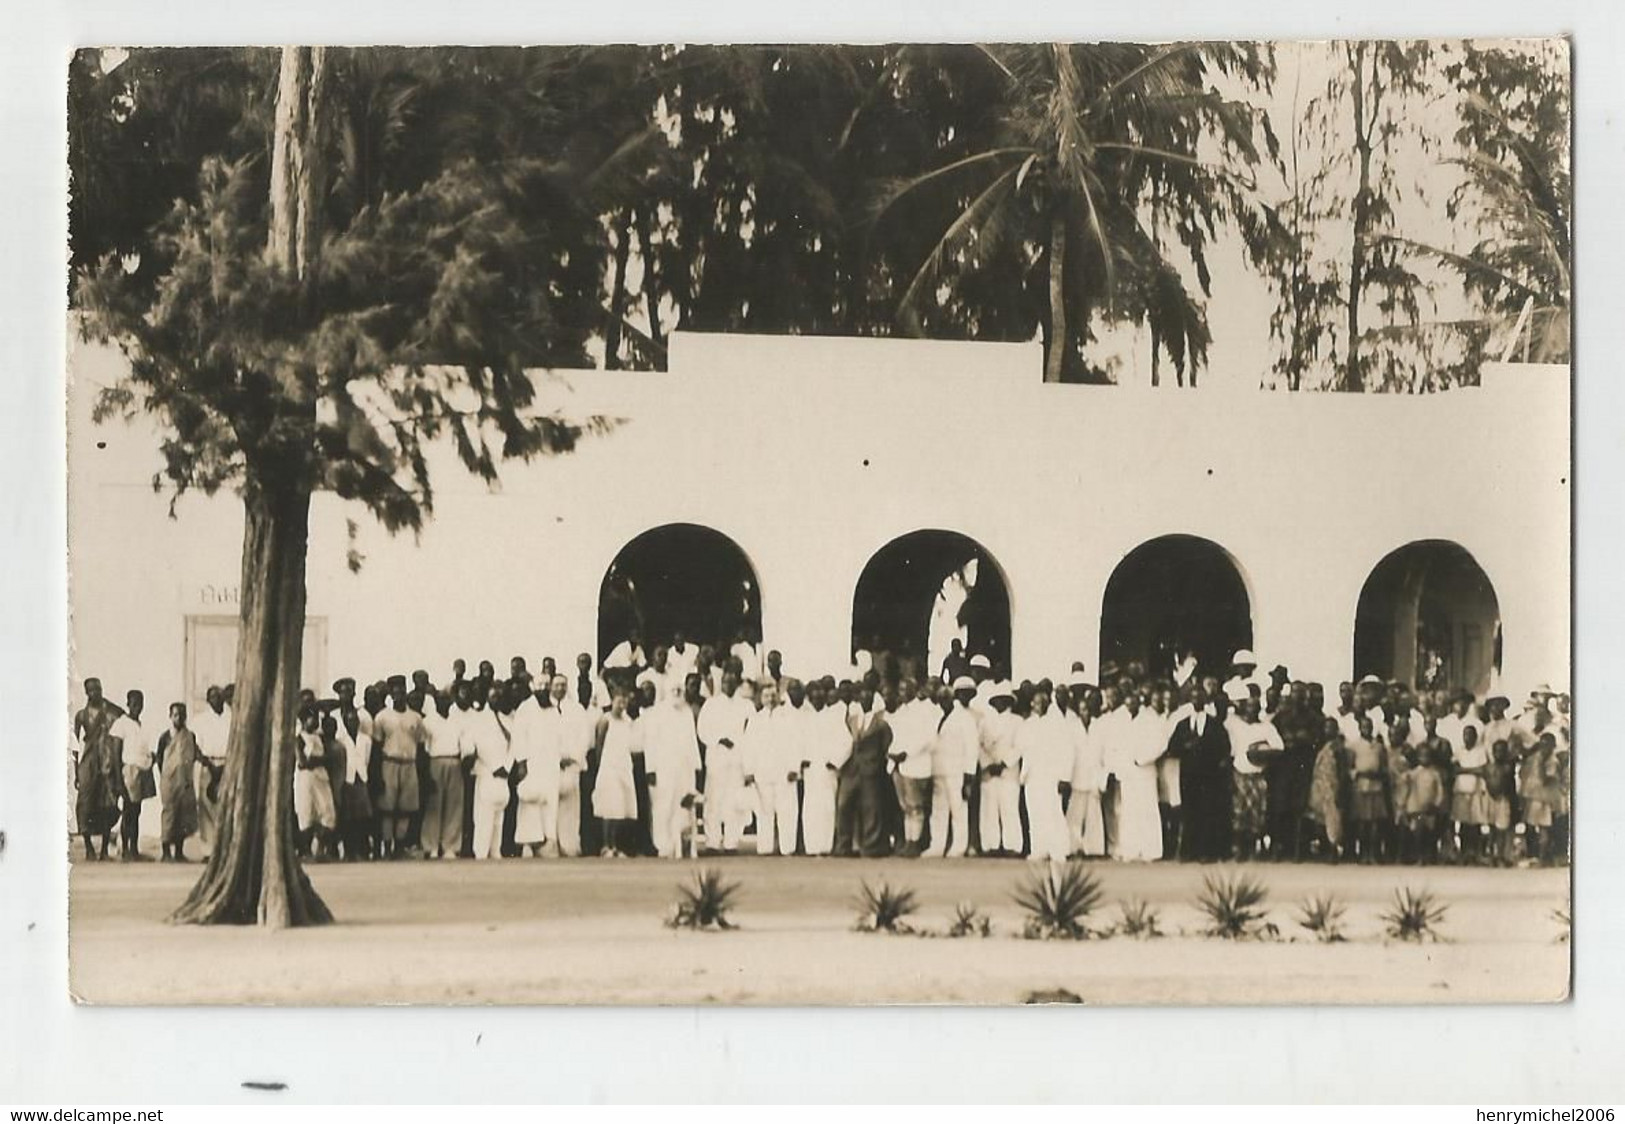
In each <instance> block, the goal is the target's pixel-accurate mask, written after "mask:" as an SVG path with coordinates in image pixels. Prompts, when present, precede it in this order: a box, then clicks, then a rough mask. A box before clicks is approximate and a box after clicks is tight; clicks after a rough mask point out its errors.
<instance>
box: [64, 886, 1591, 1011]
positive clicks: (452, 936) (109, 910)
mask: <svg viewBox="0 0 1625 1124" xmlns="http://www.w3.org/2000/svg"><path fill="white" fill-rule="evenodd" d="M695 865H696V864H694V863H691V862H681V863H678V862H662V861H659V860H616V861H606V860H575V861H566V862H560V861H549V860H540V861H538V860H509V861H506V862H500V863H495V862H493V863H472V862H458V863H426V862H401V863H393V864H364V865H356V866H344V865H328V866H317V867H312V868H311V876H312V880H313V881H314V883H315V885H316V887H317V889H318V890H319V891H320V892H321V894H322V896H323V897H324V898H325V899H326V901H327V902H328V904H329V905H330V906H331V907H332V909H333V912H334V914H335V915H336V916H337V917H338V918H339V919H340V920H339V923H338V924H335V925H331V926H325V927H322V928H319V929H311V930H298V931H292V932H283V933H264V932H259V931H256V930H253V929H239V928H196V927H190V926H169V925H166V924H165V923H164V917H165V915H166V914H167V913H168V912H169V911H170V910H171V909H172V908H173V907H174V906H175V905H176V904H177V903H179V902H180V900H181V899H182V898H183V897H184V896H185V892H186V890H187V888H188V887H189V885H190V883H191V881H192V880H193V879H194V878H196V877H197V873H198V870H199V868H198V867H197V866H195V865H194V866H187V867H176V866H170V865H159V864H157V863H148V864H131V865H123V864H118V863H108V864H76V865H75V867H74V869H73V872H72V876H71V901H72V910H71V930H70V941H69V947H70V954H71V957H72V964H71V973H70V976H71V986H72V989H73V992H74V994H75V995H76V996H77V997H78V998H79V999H81V1000H82V1001H85V1002H92V1003H141V1004H153V1003H162V1004H212V1003H260V1004H274V1003H293V1004H324V1005H325V1004H370V1003H431V1004H480V1003H589V1004H602V1003H638V1004H657V1003H658V1004H696V1003H751V1004H772V1005H799V1004H850V1003H1020V1002H1023V1001H1024V1000H1026V999H1027V998H1028V997H1029V996H1030V995H1031V994H1032V993H1033V992H1043V991H1050V990H1053V989H1065V990H1066V991H1069V992H1071V993H1073V994H1075V995H1077V996H1078V997H1080V998H1081V999H1082V1000H1083V1001H1084V1002H1086V1003H1092V1004H1130V1003H1160V1004H1188V1003H1201V1002H1216V1003H1238V1004H1285V1003H1369V1002H1390V1003H1433V1002H1492V1001H1499V1002H1531V1001H1556V1000H1560V999H1562V998H1564V997H1565V996H1566V995H1567V993H1568V987H1569V946H1568V945H1567V944H1562V943H1557V942H1556V941H1555V938H1556V936H1557V934H1558V932H1559V925H1558V923H1557V922H1556V921H1554V920H1553V919H1552V916H1551V913H1552V911H1553V909H1555V908H1557V907H1559V906H1562V905H1564V904H1565V903H1566V902H1567V900H1568V872H1567V871H1564V870H1478V869H1445V868H1434V869H1430V870H1417V869H1410V868H1394V867H1376V868H1372V867H1366V868H1360V867H1347V866H1341V867H1325V866H1275V865H1266V866H1258V867H1254V868H1252V869H1253V871H1254V873H1257V874H1259V875H1261V876H1262V877H1263V878H1264V879H1265V881H1266V883H1267V885H1268V886H1269V889H1270V902H1269V905H1270V910H1271V920H1273V921H1274V922H1275V923H1276V924H1277V925H1278V926H1279V928H1280V930H1281V936H1282V939H1281V940H1279V941H1249V942H1240V943H1233V942H1229V941H1221V940H1214V939H1210V938H1206V937H1203V936H1201V935H1200V932H1201V929H1202V926H1203V919H1202V917H1201V915H1200V914H1199V913H1198V912H1197V910H1196V908H1195V906H1194V905H1193V903H1192V899H1193V898H1194V896H1195V894H1196V892H1197V890H1198V889H1199V888H1200V886H1201V882H1202V877H1203V875H1204V873H1206V872H1207V871H1209V870H1211V869H1214V868H1209V867H1197V866H1179V865H1168V864H1126V865H1125V864H1109V863H1102V864H1096V867H1095V869H1097V870H1098V871H1099V872H1100V874H1101V876H1102V878H1103V880H1104V883H1105V888H1106V892H1107V900H1108V902H1109V903H1111V904H1109V905H1108V906H1106V907H1105V908H1104V909H1103V912H1102V915H1101V917H1100V922H1101V923H1109V922H1112V921H1115V920H1116V919H1117V917H1118V909H1117V904H1116V903H1117V902H1118V901H1119V900H1121V899H1124V898H1143V899H1145V900H1147V901H1148V902H1150V903H1151V904H1152V905H1153V906H1154V907H1156V908H1157V909H1159V910H1160V912H1161V927H1162V929H1163V930H1164V932H1165V933H1166V934H1167V935H1166V936H1164V937H1162V938H1159V939H1154V940H1133V939H1128V938H1123V937H1117V938H1114V939H1111V940H1091V941H1085V942H1072V941H1050V942H1042V941H1026V940H1022V939H1020V937H1019V935H1018V934H1019V932H1020V913H1019V911H1018V910H1017V909H1016V907H1015V906H1014V905H1013V904H1012V903H1011V900H1010V894H1011V891H1012V890H1013V889H1014V888H1015V887H1016V886H1017V885H1018V884H1019V882H1020V880H1021V879H1022V878H1023V877H1024V876H1025V875H1026V873H1027V870H1028V867H1027V864H1024V863H1021V862H1019V861H1011V860H972V861H965V860H959V861H954V860H916V861H907V860H883V861H861V862H860V861H855V860H840V859H808V858H794V859H772V858H757V857H755V856H739V857H734V858H730V859H727V860H723V861H720V862H717V863H716V864H715V865H718V866H720V867H722V868H723V869H724V870H725V872H726V873H727V874H728V875H729V876H730V877H731V878H733V879H736V880H737V881H739V882H740V883H741V886H742V888H741V891H740V903H739V907H738V910H737V912H736V913H735V915H734V916H735V921H736V922H737V923H738V924H739V926H740V928H739V929H738V930H737V931H734V932H727V933H694V932H676V931H672V930H669V929H667V928H665V927H664V926H663V924H662V920H663V918H664V917H665V916H666V913H667V911H668V909H669V907H670V905H671V903H672V902H673V900H675V897H676V885H677V883H678V882H679V881H680V880H682V879H685V878H687V877H688V875H689V872H690V871H691V870H692V869H693V868H694V867H695ZM863 879H868V880H869V881H871V882H877V881H881V880H890V881H891V882H892V883H893V884H894V885H901V886H907V887H909V888H912V889H914V890H915V891H916V892H917V894H918V897H919V899H920V903H921V908H920V911H919V913H918V914H917V915H916V916H915V918H914V921H915V923H916V924H917V925H918V926H919V927H920V928H922V929H930V930H936V931H938V932H940V931H942V930H944V929H946V928H947V926H948V923H949V920H950V918H951V916H952V912H953V908H954V905H955V903H956V902H959V901H971V902H975V903H976V904H978V905H979V906H981V907H982V908H983V909H984V910H986V912H988V913H989V914H990V915H991V916H992V918H993V921H994V925H995V936H993V937H992V938H989V939H963V940H949V939H927V938H924V937H918V936H890V935H877V934H869V933H857V932H854V931H852V921H853V918H854V916H855V909H854V906H853V899H854V897H855V895H856V893H857V891H858V888H859V883H860V881H861V880H863ZM1401 885H1405V886H1413V887H1417V888H1424V887H1425V888H1428V889H1431V890H1433V891H1435V892H1436V893H1437V894H1438V895H1440V897H1441V898H1442V899H1443V900H1444V901H1445V902H1447V903H1448V904H1449V907H1450V909H1449V913H1448V915H1447V917H1446V919H1445V922H1444V924H1443V926H1442V928H1441V931H1442V933H1443V934H1444V935H1445V936H1446V937H1447V938H1448V940H1447V941H1445V942H1441V943H1435V944H1426V945H1415V944H1402V943H1394V942H1389V941H1386V940H1385V939H1384V936H1383V926H1382V924H1381V922H1380V921H1379V919H1378V914H1379V913H1380V912H1381V910H1382V909H1383V908H1384V906H1385V905H1386V904H1387V902H1388V900H1389V898H1390V897H1391V895H1392V894H1393V891H1394V889H1395V888H1396V887H1398V886H1401ZM1319 890H1330V891H1332V892H1334V893H1336V894H1337V895H1338V896H1339V897H1341V898H1342V899H1343V900H1344V901H1345V902H1347V903H1348V906H1349V909H1348V913H1347V915H1346V917H1345V919H1344V928H1345V931H1346V933H1347V936H1348V938H1349V939H1348V941H1347V942H1346V943H1342V944H1331V945H1327V944H1320V943H1318V942H1314V941H1313V940H1312V939H1310V938H1309V937H1308V935H1307V934H1305V933H1304V932H1303V931H1302V930H1301V929H1299V928H1298V926H1297V925H1296V924H1295V923H1294V921H1293V917H1294V916H1295V914H1296V912H1297V911H1296V904H1297V903H1298V902H1299V901H1301V900H1302V899H1303V898H1304V897H1305V896H1306V895H1307V894H1309V893H1311V892H1315V891H1319Z"/></svg>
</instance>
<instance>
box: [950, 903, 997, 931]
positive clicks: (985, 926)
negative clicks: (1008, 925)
mask: <svg viewBox="0 0 1625 1124" xmlns="http://www.w3.org/2000/svg"><path fill="white" fill-rule="evenodd" d="M948 935H949V936H950V937H991V936H992V935H993V919H992V918H991V917H989V916H988V915H987V914H985V913H983V912H982V911H981V910H980V909H978V908H977V907H976V904H975V903H974V902H960V903H959V904H958V905H956V906H954V919H953V923H952V924H951V925H949V926H948Z"/></svg>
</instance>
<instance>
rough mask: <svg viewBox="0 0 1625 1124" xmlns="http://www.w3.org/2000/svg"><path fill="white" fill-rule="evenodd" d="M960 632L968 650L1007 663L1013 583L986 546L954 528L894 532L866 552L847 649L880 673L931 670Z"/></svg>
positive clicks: (997, 664)
mask: <svg viewBox="0 0 1625 1124" xmlns="http://www.w3.org/2000/svg"><path fill="white" fill-rule="evenodd" d="M955 634H957V635H958V636H959V638H960V639H962V640H963V641H964V649H965V656H966V658H967V659H968V658H969V657H970V656H974V655H984V656H986V657H987V658H988V660H989V662H990V663H991V664H992V665H993V667H994V668H995V669H996V670H998V671H999V672H1000V674H1008V671H1009V666H1010V585H1009V581H1008V579H1007V578H1006V576H1005V572H1004V568H1003V567H1002V566H1000V565H999V563H998V560H997V559H995V558H994V557H993V555H992V553H991V552H990V551H988V549H987V548H986V547H984V546H983V545H982V544H981V543H979V542H977V541H976V540H975V539H973V538H971V537H970V536H969V535H964V534H960V533H959V532H958V531H945V530H938V529H925V530H918V531H911V532H909V533H908V534H906V535H900V536H898V537H897V538H895V539H892V540H891V541H890V542H888V543H887V544H886V545H885V546H883V547H881V548H880V549H879V550H877V551H875V553H874V554H873V555H872V556H871V557H870V558H869V561H868V563H867V564H866V565H865V566H864V567H863V572H862V574H860V575H859V576H858V583H857V586H856V588H855V589H854V590H853V593H852V650H853V651H854V652H856V651H858V650H859V649H864V650H867V651H869V652H870V653H872V654H873V655H874V656H875V657H876V661H877V663H880V664H882V665H884V666H883V667H882V672H883V674H887V675H897V674H902V673H914V674H935V673H936V672H937V671H938V670H939V669H940V668H941V665H942V659H943V657H944V656H945V655H946V654H947V652H948V651H949V648H950V640H951V639H952V637H953V636H954V635H955Z"/></svg>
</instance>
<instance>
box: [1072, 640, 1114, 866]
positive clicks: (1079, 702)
mask: <svg viewBox="0 0 1625 1124" xmlns="http://www.w3.org/2000/svg"><path fill="white" fill-rule="evenodd" d="M1070 678H1071V681H1070V682H1069V683H1068V684H1067V686H1068V687H1069V688H1070V689H1071V694H1072V713H1071V714H1070V715H1068V716H1067V728H1068V729H1069V730H1070V731H1071V734H1072V776H1071V778H1070V783H1071V788H1072V791H1071V792H1070V793H1069V794H1068V795H1067V801H1066V826H1067V839H1068V841H1069V843H1070V845H1071V848H1072V853H1073V854H1075V855H1104V854H1105V853H1106V825H1105V822H1104V820H1103V819H1102V817H1101V812H1100V793H1101V789H1102V788H1104V787H1105V783H1106V769H1105V761H1104V760H1103V759H1102V757H1101V742H1100V739H1098V738H1097V737H1095V726H1096V723H1097V722H1098V718H1097V717H1096V715H1095V712H1094V699H1095V696H1096V692H1095V689H1094V686H1093V684H1091V683H1089V682H1087V681H1086V680H1085V679H1084V675H1083V669H1082V668H1077V669H1076V670H1074V672H1073V673H1072V675H1071V677H1070Z"/></svg>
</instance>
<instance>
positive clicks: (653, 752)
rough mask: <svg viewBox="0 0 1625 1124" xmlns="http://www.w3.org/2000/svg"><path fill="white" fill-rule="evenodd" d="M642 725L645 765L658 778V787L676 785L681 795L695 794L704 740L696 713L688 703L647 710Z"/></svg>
mask: <svg viewBox="0 0 1625 1124" xmlns="http://www.w3.org/2000/svg"><path fill="white" fill-rule="evenodd" d="M638 721H639V722H640V723H641V724H642V726H643V730H642V741H643V764H644V768H645V769H647V770H648V771H649V772H650V773H652V774H654V777H655V781H656V783H658V784H660V785H662V786H665V785H676V786H677V788H678V790H679V791H681V792H692V791H694V774H695V773H696V772H698V771H699V768H700V739H699V732H698V730H697V729H696V728H695V720H694V712H693V711H692V710H690V709H689V707H688V704H687V703H682V702H679V703H675V704H663V705H656V706H653V707H650V708H649V709H648V710H645V711H644V712H643V714H642V715H641V716H639V718H638Z"/></svg>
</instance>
